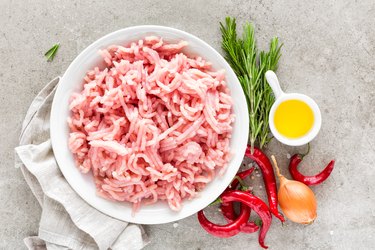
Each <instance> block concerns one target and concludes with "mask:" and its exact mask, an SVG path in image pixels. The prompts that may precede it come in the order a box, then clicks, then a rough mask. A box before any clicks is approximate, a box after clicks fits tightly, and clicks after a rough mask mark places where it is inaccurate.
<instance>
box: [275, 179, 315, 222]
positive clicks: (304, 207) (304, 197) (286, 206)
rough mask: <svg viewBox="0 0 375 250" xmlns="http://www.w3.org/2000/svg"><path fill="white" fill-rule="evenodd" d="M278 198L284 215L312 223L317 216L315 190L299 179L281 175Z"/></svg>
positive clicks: (290, 218) (291, 218) (294, 220)
mask: <svg viewBox="0 0 375 250" xmlns="http://www.w3.org/2000/svg"><path fill="white" fill-rule="evenodd" d="M279 180H280V187H279V192H278V200H279V205H280V207H281V210H282V211H283V212H284V215H285V216H286V217H287V218H288V219H289V220H291V221H293V222H296V223H300V224H311V223H313V222H314V220H315V219H316V216H317V212H316V211H317V203H316V199H315V195H314V193H313V191H312V190H311V189H310V188H309V187H308V186H307V185H305V184H303V183H302V182H299V181H293V180H288V179H286V178H285V177H284V176H279Z"/></svg>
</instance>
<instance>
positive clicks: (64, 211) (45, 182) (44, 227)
mask: <svg viewBox="0 0 375 250" xmlns="http://www.w3.org/2000/svg"><path fill="white" fill-rule="evenodd" d="M59 80H60V78H59V77H57V78H56V79H54V80H52V81H51V82H49V83H48V84H47V86H45V87H44V89H43V90H42V91H41V92H40V93H39V94H38V95H37V97H35V99H34V101H33V102H32V104H31V106H30V108H29V110H28V112H27V114H26V117H25V120H24V122H23V126H22V131H21V136H20V146H18V147H16V148H15V151H16V167H19V168H20V169H21V170H22V173H23V175H24V177H25V180H26V182H27V184H28V185H29V186H30V188H31V191H32V192H33V194H34V195H35V197H36V198H37V200H38V202H39V204H40V205H41V207H42V215H41V220H40V225H39V233H38V236H32V237H28V238H26V239H25V240H24V242H25V244H26V246H27V247H28V248H29V249H37V250H39V249H131V250H132V249H141V248H143V247H144V246H145V245H146V244H147V242H148V240H147V237H146V235H145V233H144V231H143V229H142V227H141V226H139V225H134V224H128V223H126V222H123V221H120V220H116V219H114V218H112V217H109V216H107V215H105V214H103V213H101V212H99V211H98V210H96V209H95V208H93V207H91V206H90V205H89V204H87V203H86V202H85V201H83V200H82V199H81V197H80V196H78V194H76V193H75V192H74V190H73V189H72V188H71V187H70V185H69V184H68V183H67V181H66V180H65V179H64V176H63V175H62V173H61V172H60V169H59V167H58V165H57V163H56V161H55V158H54V155H53V151H52V147H51V142H50V139H49V117H50V109H51V104H52V100H53V96H54V93H55V90H56V86H57V84H58V82H59Z"/></svg>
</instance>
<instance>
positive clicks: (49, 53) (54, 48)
mask: <svg viewBox="0 0 375 250" xmlns="http://www.w3.org/2000/svg"><path fill="white" fill-rule="evenodd" d="M59 47H60V43H56V44H54V45H53V46H52V48H50V49H49V50H48V51H47V52H46V53H45V54H44V56H45V57H46V58H47V61H49V62H50V61H52V60H53V58H55V55H56V53H57V50H58V49H59Z"/></svg>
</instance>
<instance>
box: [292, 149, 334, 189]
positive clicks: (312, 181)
mask: <svg viewBox="0 0 375 250" xmlns="http://www.w3.org/2000/svg"><path fill="white" fill-rule="evenodd" d="M303 156H304V155H301V154H295V155H293V156H292V158H291V159H290V163H289V172H290V174H291V175H292V177H293V179H295V180H296V181H300V182H302V183H304V184H306V185H308V186H312V185H318V184H320V183H322V182H323V181H325V180H326V179H327V178H328V177H329V176H330V175H331V172H332V170H333V167H334V166H335V161H334V160H332V161H331V162H330V163H328V165H327V166H326V167H325V168H324V169H323V171H321V172H320V173H319V174H317V175H313V176H306V175H303V174H301V172H299V171H298V165H299V164H300V163H301V161H302V160H303Z"/></svg>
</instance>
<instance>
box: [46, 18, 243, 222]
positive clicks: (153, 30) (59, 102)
mask: <svg viewBox="0 0 375 250" xmlns="http://www.w3.org/2000/svg"><path fill="white" fill-rule="evenodd" d="M150 35H156V36H160V37H162V38H163V39H164V40H165V41H167V42H176V41H180V40H185V41H187V42H188V43H189V46H188V47H187V48H186V49H185V50H184V53H186V54H188V55H200V56H201V57H203V58H204V59H206V60H207V61H209V62H211V63H212V65H213V68H214V69H216V70H218V69H224V70H225V71H226V82H227V84H228V87H229V89H230V90H231V95H232V97H233V101H234V105H233V112H234V114H235V116H236V120H235V122H234V124H233V134H232V138H231V141H230V147H231V148H230V149H231V152H232V153H233V157H232V159H231V161H230V162H229V163H228V168H227V170H226V172H225V173H224V175H223V176H217V177H215V179H214V180H213V181H212V182H210V183H209V184H208V185H207V186H206V187H205V188H204V190H202V191H201V192H200V193H199V196H198V197H196V198H194V199H192V200H184V201H183V206H182V209H181V210H180V211H179V212H174V211H172V210H171V209H170V208H169V207H168V204H167V203H166V202H158V203H156V204H153V205H149V206H143V207H141V208H140V210H139V211H138V212H137V213H136V214H135V216H134V217H133V216H132V215H131V214H132V206H131V204H130V203H128V202H113V201H109V200H106V199H103V198H101V197H99V196H97V195H96V188H95V185H94V181H93V179H92V176H91V174H81V173H80V172H79V170H78V168H77V167H76V165H75V163H74V160H73V155H72V153H71V152H70V150H69V148H68V136H69V128H68V124H67V118H68V116H69V115H70V112H69V108H68V106H69V98H70V96H71V94H72V93H73V92H78V91H80V90H81V89H82V87H83V77H84V76H85V74H86V72H87V71H88V70H89V69H92V68H93V67H95V66H97V65H102V66H104V63H103V59H102V58H101V57H100V55H99V54H98V50H99V49H104V48H107V47H108V46H109V45H112V44H122V45H123V44H128V43H130V42H132V41H137V40H138V39H141V38H144V37H145V36H150ZM248 124H249V117H248V110H247V104H246V99H245V96H244V93H243V91H242V88H241V85H240V83H239V81H238V79H237V77H236V75H235V73H234V72H233V70H232V69H231V67H230V66H229V64H228V63H227V62H226V61H225V59H224V58H223V57H222V56H221V55H220V54H219V53H218V52H217V51H216V50H215V49H213V48H212V47H211V46H210V45H208V44H207V43H205V42H204V41H202V40H201V39H199V38H197V37H196V36H193V35H191V34H189V33H187V32H184V31H181V30H177V29H173V28H169V27H163V26H153V25H147V26H135V27H129V28H126V29H122V30H118V31H115V32H113V33H110V34H108V35H106V36H104V37H102V38H100V39H99V40H97V41H96V42H94V43H93V44H91V45H90V46H88V47H87V48H86V49H85V50H83V51H82V52H81V53H80V54H79V55H78V56H77V57H76V58H75V59H74V61H73V62H72V63H71V64H70V66H69V68H68V69H67V70H66V72H65V74H64V76H63V77H62V78H61V81H60V83H59V85H58V88H57V90H56V94H55V97H54V100H53V104H52V110H51V124H50V126H51V142H52V147H53V151H54V154H55V158H56V160H57V163H58V165H59V167H60V169H61V172H62V173H63V174H64V176H65V178H66V180H67V181H68V183H69V184H70V185H71V187H72V188H73V189H74V190H75V191H76V192H77V193H78V194H79V195H80V196H81V197H82V199H84V200H85V201H86V202H87V203H89V204H90V205H91V206H93V207H95V208H96V209H98V210H99V211H101V212H103V213H105V214H107V215H110V216H112V217H114V218H117V219H120V220H124V221H128V222H133V223H139V224H160V223H167V222H172V221H176V220H180V219H183V218H185V217H187V216H190V215H192V214H194V213H196V212H198V211H199V210H201V209H203V208H205V207H206V206H207V205H209V204H210V203H211V202H212V201H214V200H215V199H216V198H217V197H218V196H219V195H220V194H221V193H222V192H223V191H224V190H225V188H226V187H227V186H228V185H229V183H230V182H231V181H232V179H233V177H234V176H235V174H236V173H237V171H238V169H239V167H240V165H241V162H242V159H243V156H244V153H245V149H246V145H247V138H248V133H249V126H248Z"/></svg>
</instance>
